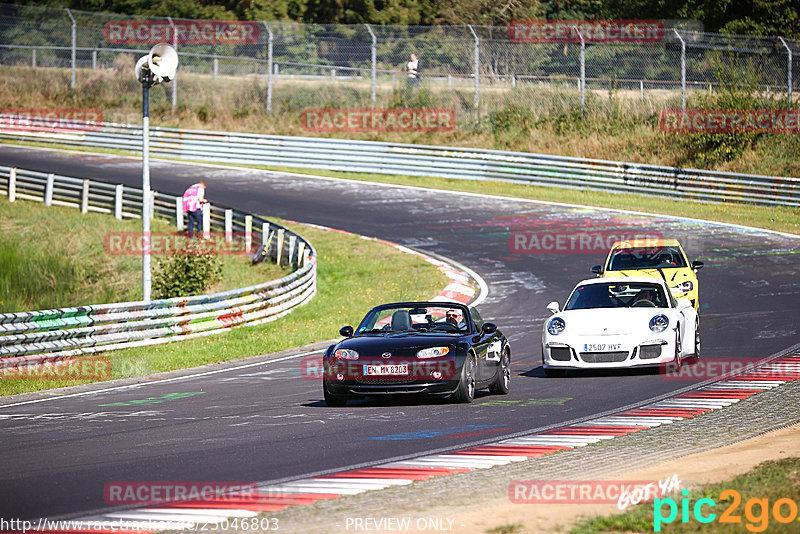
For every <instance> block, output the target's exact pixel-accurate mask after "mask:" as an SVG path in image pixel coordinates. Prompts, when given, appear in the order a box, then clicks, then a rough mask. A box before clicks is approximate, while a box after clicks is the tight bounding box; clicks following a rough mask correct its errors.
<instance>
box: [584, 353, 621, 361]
mask: <svg viewBox="0 0 800 534" xmlns="http://www.w3.org/2000/svg"><path fill="white" fill-rule="evenodd" d="M580 354H581V360H583V361H585V362H586V363H615V362H624V361H625V360H626V359H628V352H627V351H621V352H581V353H580Z"/></svg>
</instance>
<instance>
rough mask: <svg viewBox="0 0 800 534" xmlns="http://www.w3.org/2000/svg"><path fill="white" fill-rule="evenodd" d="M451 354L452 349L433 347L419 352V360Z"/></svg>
mask: <svg viewBox="0 0 800 534" xmlns="http://www.w3.org/2000/svg"><path fill="white" fill-rule="evenodd" d="M449 353H450V347H431V348H429V349H422V350H421V351H419V352H417V358H438V357H440V356H444V355H446V354H449Z"/></svg>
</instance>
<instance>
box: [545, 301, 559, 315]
mask: <svg viewBox="0 0 800 534" xmlns="http://www.w3.org/2000/svg"><path fill="white" fill-rule="evenodd" d="M547 309H548V310H549V311H550V313H558V312H560V311H561V308H559V307H558V302H556V301H553V302H551V303H550V304H548V305H547Z"/></svg>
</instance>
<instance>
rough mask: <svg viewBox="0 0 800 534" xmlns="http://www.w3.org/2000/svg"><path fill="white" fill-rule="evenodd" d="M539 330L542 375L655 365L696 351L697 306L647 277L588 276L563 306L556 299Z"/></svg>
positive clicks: (657, 280) (698, 331) (658, 281)
mask: <svg viewBox="0 0 800 534" xmlns="http://www.w3.org/2000/svg"><path fill="white" fill-rule="evenodd" d="M547 309H548V310H550V311H551V312H552V313H553V316H552V317H550V318H549V319H548V320H547V321H546V322H545V324H544V329H543V331H542V364H543V366H544V372H545V374H546V375H547V376H561V375H563V374H564V371H565V370H566V369H605V368H618V367H640V366H658V365H663V364H666V363H669V362H674V363H675V365H678V366H680V365H681V363H682V362H683V360H685V359H686V358H690V357H699V356H700V330H699V328H698V326H699V324H698V316H697V311H696V310H695V309H694V307H693V306H692V303H691V302H690V301H689V300H688V299H685V298H681V299H677V300H676V299H675V297H674V296H673V295H672V292H671V291H669V290H668V289H667V286H666V285H665V283H664V281H663V280H659V279H657V278H650V277H618V278H593V279H590V280H584V281H582V282H581V283H579V284H578V285H577V286H575V289H573V290H572V293H571V294H570V296H569V298H568V299H567V303H566V304H565V305H564V310H563V311H562V310H560V309H559V307H558V302H551V303H550V304H548V305H547Z"/></svg>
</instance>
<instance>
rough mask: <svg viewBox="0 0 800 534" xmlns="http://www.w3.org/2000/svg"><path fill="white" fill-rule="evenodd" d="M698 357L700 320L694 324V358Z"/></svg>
mask: <svg viewBox="0 0 800 534" xmlns="http://www.w3.org/2000/svg"><path fill="white" fill-rule="evenodd" d="M698 358H700V321H699V320H698V321H697V324H696V325H694V359H695V360H696V359H698Z"/></svg>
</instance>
